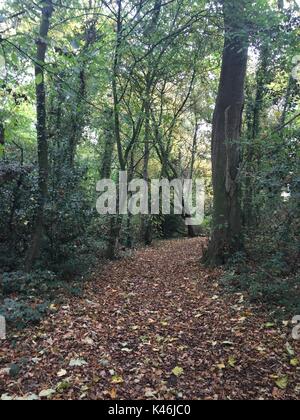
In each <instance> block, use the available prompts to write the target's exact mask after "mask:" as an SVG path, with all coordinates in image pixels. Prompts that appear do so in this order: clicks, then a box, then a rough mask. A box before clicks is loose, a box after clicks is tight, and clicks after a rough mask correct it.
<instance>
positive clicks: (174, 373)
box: [172, 366, 184, 377]
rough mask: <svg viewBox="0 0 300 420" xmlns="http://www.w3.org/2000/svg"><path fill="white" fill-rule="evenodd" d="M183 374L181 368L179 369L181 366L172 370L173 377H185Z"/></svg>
mask: <svg viewBox="0 0 300 420" xmlns="http://www.w3.org/2000/svg"><path fill="white" fill-rule="evenodd" d="M183 372H184V370H183V369H182V368H181V367H179V366H176V367H175V368H174V369H173V370H172V373H173V375H175V376H177V377H179V376H181V375H183Z"/></svg>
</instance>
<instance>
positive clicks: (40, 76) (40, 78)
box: [35, 73, 44, 86]
mask: <svg viewBox="0 0 300 420" xmlns="http://www.w3.org/2000/svg"><path fill="white" fill-rule="evenodd" d="M43 81H44V76H43V74H42V73H39V74H38V75H37V76H36V77H35V84H36V85H37V86H38V85H40V84H42V83H43Z"/></svg>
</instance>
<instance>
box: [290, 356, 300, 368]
mask: <svg viewBox="0 0 300 420" xmlns="http://www.w3.org/2000/svg"><path fill="white" fill-rule="evenodd" d="M290 363H291V366H294V367H297V366H299V360H298V359H296V358H295V359H292V360H291V362H290Z"/></svg>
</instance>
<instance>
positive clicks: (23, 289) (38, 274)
mask: <svg viewBox="0 0 300 420" xmlns="http://www.w3.org/2000/svg"><path fill="white" fill-rule="evenodd" d="M58 287H60V282H59V281H58V278H57V277H56V275H55V274H54V273H52V272H50V271H34V272H32V273H30V274H28V273H24V272H22V271H16V272H12V273H3V275H2V281H1V289H2V294H3V296H8V295H11V294H13V293H21V294H22V295H27V296H29V295H42V294H44V293H47V292H49V291H50V290H52V289H57V288H58Z"/></svg>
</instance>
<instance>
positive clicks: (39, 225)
mask: <svg viewBox="0 0 300 420" xmlns="http://www.w3.org/2000/svg"><path fill="white" fill-rule="evenodd" d="M52 14H53V5H52V0H44V1H43V9H42V19H41V24H40V31H39V37H38V39H37V41H36V44H37V55H36V62H37V63H38V64H36V66H35V82H36V102H37V143H38V165H39V197H38V207H37V212H36V216H35V225H34V232H33V236H32V240H31V244H30V247H29V250H28V254H27V258H26V263H25V270H26V271H27V272H29V271H31V270H32V267H33V264H34V262H35V260H36V259H37V258H38V256H39V253H40V249H41V241H42V236H43V222H44V208H45V202H46V199H47V194H48V165H49V164H48V139H47V128H46V92H45V70H44V65H45V58H46V52H47V47H48V45H47V37H48V32H49V27H50V20H51V17H52Z"/></svg>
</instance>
